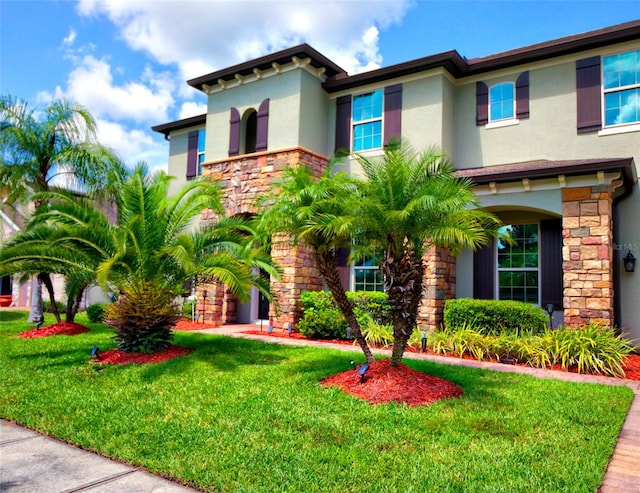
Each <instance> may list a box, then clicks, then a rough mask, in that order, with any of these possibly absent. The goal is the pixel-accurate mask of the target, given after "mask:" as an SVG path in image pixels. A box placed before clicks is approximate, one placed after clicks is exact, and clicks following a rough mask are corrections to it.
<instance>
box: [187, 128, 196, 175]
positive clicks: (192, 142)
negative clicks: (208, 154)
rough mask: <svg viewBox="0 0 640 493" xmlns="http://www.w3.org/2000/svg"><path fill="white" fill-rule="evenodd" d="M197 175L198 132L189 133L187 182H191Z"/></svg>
mask: <svg viewBox="0 0 640 493" xmlns="http://www.w3.org/2000/svg"><path fill="white" fill-rule="evenodd" d="M197 174H198V131H197V130H192V131H191V132H189V143H188V146H187V180H191V179H192V178H194V177H195V176H196V175H197Z"/></svg>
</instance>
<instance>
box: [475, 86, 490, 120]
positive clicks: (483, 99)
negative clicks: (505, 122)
mask: <svg viewBox="0 0 640 493" xmlns="http://www.w3.org/2000/svg"><path fill="white" fill-rule="evenodd" d="M487 123H489V88H488V87H487V85H486V84H485V83H484V82H480V81H478V82H476V125H486V124H487Z"/></svg>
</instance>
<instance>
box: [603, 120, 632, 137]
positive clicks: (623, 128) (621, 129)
mask: <svg viewBox="0 0 640 493" xmlns="http://www.w3.org/2000/svg"><path fill="white" fill-rule="evenodd" d="M629 132H640V123H629V124H627V125H618V126H615V127H607V128H603V129H602V130H600V131H599V132H598V137H600V136H605V135H617V134H626V133H629Z"/></svg>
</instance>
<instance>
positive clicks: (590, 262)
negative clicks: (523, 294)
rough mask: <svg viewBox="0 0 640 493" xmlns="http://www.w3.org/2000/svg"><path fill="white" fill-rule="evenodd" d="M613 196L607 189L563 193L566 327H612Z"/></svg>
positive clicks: (567, 189) (594, 188) (569, 189)
mask: <svg viewBox="0 0 640 493" xmlns="http://www.w3.org/2000/svg"><path fill="white" fill-rule="evenodd" d="M611 210H612V193H611V190H610V188H609V187H608V186H593V187H578V188H565V189H563V191H562V241H563V246H562V260H563V262H562V266H563V283H564V299H563V305H564V324H565V325H567V326H577V325H582V324H588V323H589V322H597V323H602V324H605V325H608V326H610V325H612V324H613V272H612V267H613V266H612V259H613V229H612V218H611Z"/></svg>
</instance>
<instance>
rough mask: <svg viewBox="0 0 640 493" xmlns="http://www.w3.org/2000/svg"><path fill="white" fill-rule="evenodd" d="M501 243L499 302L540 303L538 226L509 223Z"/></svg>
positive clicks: (502, 230) (505, 227) (504, 227)
mask: <svg viewBox="0 0 640 493" xmlns="http://www.w3.org/2000/svg"><path fill="white" fill-rule="evenodd" d="M500 236H508V237H510V238H511V240H512V243H511V244H509V243H507V242H505V241H500V240H498V241H497V242H496V243H497V246H498V299H500V300H514V301H524V302H527V303H534V304H539V303H540V295H539V293H540V282H539V279H540V275H539V274H540V272H539V271H540V268H539V267H540V262H539V260H540V249H539V241H538V239H539V234H538V225H537V224H508V225H505V226H502V227H501V228H500Z"/></svg>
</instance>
